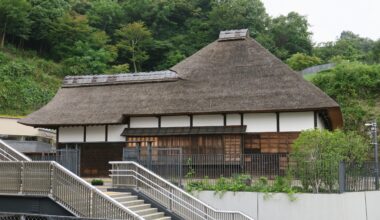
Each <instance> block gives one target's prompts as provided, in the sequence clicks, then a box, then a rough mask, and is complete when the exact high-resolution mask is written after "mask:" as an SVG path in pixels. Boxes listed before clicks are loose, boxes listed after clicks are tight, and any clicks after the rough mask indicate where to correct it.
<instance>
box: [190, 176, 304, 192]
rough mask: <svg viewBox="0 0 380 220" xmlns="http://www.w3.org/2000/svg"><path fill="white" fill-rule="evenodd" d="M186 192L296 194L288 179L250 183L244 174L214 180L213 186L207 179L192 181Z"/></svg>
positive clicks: (258, 180) (263, 178) (249, 178)
mask: <svg viewBox="0 0 380 220" xmlns="http://www.w3.org/2000/svg"><path fill="white" fill-rule="evenodd" d="M186 190H187V191H189V192H193V191H205V190H211V191H215V192H217V193H224V192H226V191H232V192H243V191H244V192H263V193H274V192H284V193H288V194H294V193H296V192H297V189H296V188H293V187H292V186H291V178H290V177H281V176H277V177H276V178H275V179H274V181H273V183H270V182H269V180H268V179H267V178H265V177H260V178H259V179H257V180H255V181H252V177H251V176H250V175H245V174H240V175H236V176H234V177H232V178H225V177H223V176H222V177H220V178H218V179H217V180H216V183H215V184H212V183H210V181H209V179H208V178H205V179H203V180H199V181H192V182H190V183H188V184H187V185H186Z"/></svg>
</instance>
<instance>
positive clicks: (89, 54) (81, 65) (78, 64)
mask: <svg viewBox="0 0 380 220" xmlns="http://www.w3.org/2000/svg"><path fill="white" fill-rule="evenodd" d="M73 53H74V54H73V55H72V56H71V57H69V58H66V59H64V60H63V64H64V66H65V67H64V68H65V71H64V72H65V73H66V74H70V75H81V74H104V73H105V72H106V70H107V69H108V68H109V65H108V64H109V63H110V62H112V61H113V60H114V58H115V55H114V54H113V53H112V52H111V51H109V50H106V49H105V48H99V49H95V48H92V47H91V45H89V44H88V43H87V42H82V41H77V42H76V43H75V47H74V50H73Z"/></svg>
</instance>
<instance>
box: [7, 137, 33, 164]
mask: <svg viewBox="0 0 380 220" xmlns="http://www.w3.org/2000/svg"><path fill="white" fill-rule="evenodd" d="M0 161H31V160H30V158H29V157H27V156H25V155H24V154H22V153H20V152H18V151H17V150H15V149H13V148H12V147H11V146H9V145H8V144H7V143H5V142H4V141H2V140H0Z"/></svg>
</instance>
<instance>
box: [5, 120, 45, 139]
mask: <svg viewBox="0 0 380 220" xmlns="http://www.w3.org/2000/svg"><path fill="white" fill-rule="evenodd" d="M18 120H19V118H6V117H0V134H3V135H22V136H39V132H38V129H37V128H33V127H30V126H26V125H22V124H20V123H18V122H17V121H18Z"/></svg>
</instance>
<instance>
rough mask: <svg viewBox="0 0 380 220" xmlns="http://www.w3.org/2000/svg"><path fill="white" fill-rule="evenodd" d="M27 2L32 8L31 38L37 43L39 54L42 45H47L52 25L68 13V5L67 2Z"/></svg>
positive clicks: (39, 0) (41, 0)
mask: <svg viewBox="0 0 380 220" xmlns="http://www.w3.org/2000/svg"><path fill="white" fill-rule="evenodd" d="M29 2H30V4H31V6H32V8H31V11H30V20H31V21H32V22H33V24H32V35H31V37H32V38H33V39H34V40H37V41H39V44H40V48H39V49H40V52H41V50H42V47H43V46H44V44H46V43H48V38H49V37H50V36H51V34H52V31H53V28H54V24H55V23H56V22H57V21H58V19H59V18H61V17H62V16H64V15H65V14H66V13H67V12H68V10H69V9H70V4H69V2H68V1H67V0H49V1H45V0H29ZM45 46H46V45H45Z"/></svg>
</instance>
